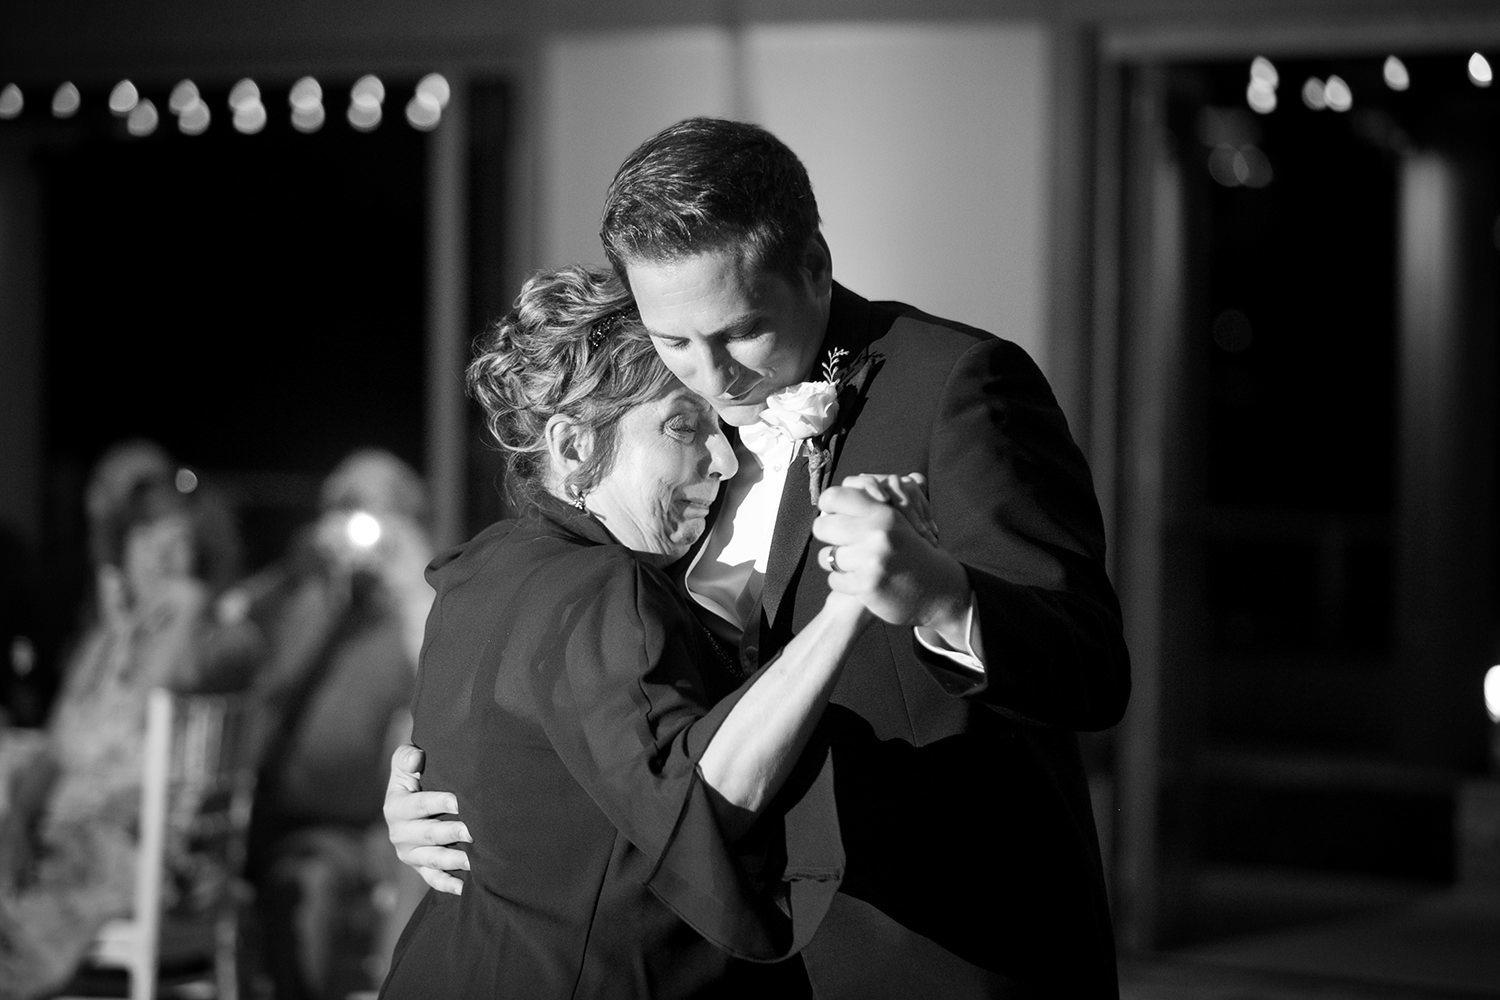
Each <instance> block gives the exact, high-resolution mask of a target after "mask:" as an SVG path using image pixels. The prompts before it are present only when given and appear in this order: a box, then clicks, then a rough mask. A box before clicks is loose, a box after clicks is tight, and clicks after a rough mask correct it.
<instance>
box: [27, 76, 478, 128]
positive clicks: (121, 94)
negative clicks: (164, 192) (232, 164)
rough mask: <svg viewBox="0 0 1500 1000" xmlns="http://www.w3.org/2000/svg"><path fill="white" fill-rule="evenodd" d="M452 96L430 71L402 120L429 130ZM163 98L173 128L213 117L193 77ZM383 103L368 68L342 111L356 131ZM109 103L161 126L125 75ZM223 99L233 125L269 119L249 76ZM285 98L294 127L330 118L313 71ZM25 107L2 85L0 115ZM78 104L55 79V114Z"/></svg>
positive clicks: (131, 122) (376, 117) (145, 124)
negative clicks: (173, 123) (175, 125)
mask: <svg viewBox="0 0 1500 1000" xmlns="http://www.w3.org/2000/svg"><path fill="white" fill-rule="evenodd" d="M451 96H452V88H451V87H450V86H449V85H448V80H447V79H446V78H445V77H444V76H443V75H442V74H441V73H428V74H427V75H426V76H424V77H422V78H421V79H420V80H418V81H417V83H416V86H415V87H413V89H412V94H411V96H410V97H409V98H408V99H407V101H406V105H405V108H404V112H405V117H406V123H407V124H408V125H410V126H411V127H412V128H414V129H417V130H419V131H423V132H430V131H432V130H433V129H435V128H437V127H438V125H439V124H440V123H441V122H442V119H443V112H444V110H445V109H446V108H447V107H448V101H449V98H450V97H451ZM166 103H167V110H168V112H169V113H170V114H171V115H172V116H173V117H174V118H175V119H176V122H177V130H178V131H179V132H181V133H183V134H184V135H202V134H203V133H204V132H206V131H208V128H209V126H210V124H212V122H213V110H212V109H211V108H210V107H209V104H208V102H207V101H206V100H205V99H204V97H203V94H202V93H201V92H200V91H199V89H198V85H197V84H195V83H194V82H193V81H192V80H182V81H181V82H179V83H178V84H177V85H176V86H175V87H173V88H172V91H171V94H170V95H169V96H168V98H167V102H166ZM385 103H386V87H385V84H384V83H383V82H382V81H381V79H380V77H379V76H376V75H375V74H373V73H372V74H366V75H365V76H361V77H360V78H359V79H358V80H356V81H354V84H353V86H351V87H350V88H349V103H348V105H347V107H346V108H345V111H344V117H345V119H346V120H347V121H348V123H349V125H350V126H351V127H353V128H354V129H355V130H356V131H359V132H371V131H374V130H375V129H377V128H379V127H380V124H381V122H382V121H383V120H384V118H385V117H386V111H385ZM108 104H109V110H110V113H111V114H113V115H114V116H115V117H117V118H122V119H124V121H125V128H126V131H128V132H129V133H130V134H131V135H133V136H138V137H145V136H149V135H152V134H154V133H155V132H156V131H157V130H158V129H159V128H160V127H161V120H162V116H161V112H160V110H158V108H157V106H156V102H154V101H152V100H151V99H150V98H149V97H144V96H142V95H141V93H140V91H139V89H138V88H137V87H136V85H135V84H134V83H132V82H131V81H130V80H128V79H125V80H121V81H120V82H119V83H117V84H115V85H114V87H113V88H112V89H111V90H110V92H109V101H108ZM227 104H228V108H229V112H230V115H231V119H230V120H231V123H232V124H233V126H234V128H235V130H236V131H238V132H241V133H243V134H245V135H255V134H256V133H258V132H260V131H261V130H263V129H264V128H265V127H266V123H267V122H268V121H270V117H271V114H270V111H269V109H268V108H267V107H266V104H265V101H264V99H263V97H262V94H261V89H260V85H259V84H257V83H256V82H255V81H254V80H253V79H250V78H249V77H246V78H244V79H242V80H240V81H239V82H238V83H236V84H235V85H234V86H233V87H231V88H230V91H229V98H228V101H227ZM287 104H288V116H289V118H290V121H291V125H292V127H293V128H294V129H296V130H297V131H298V132H303V133H309V134H310V133H313V132H317V131H318V130H319V129H321V128H323V126H324V125H325V124H326V123H327V121H328V110H327V107H326V105H325V101H324V92H323V85H322V84H321V83H319V82H318V80H317V78H316V77H313V76H304V77H302V78H301V79H299V80H297V81H296V82H295V83H293V84H292V87H291V90H290V92H289V93H288V95H287ZM25 107H26V96H25V94H24V93H23V92H22V90H21V87H20V86H19V85H18V84H15V83H10V84H7V85H6V86H5V87H4V88H3V89H0V119H11V118H17V117H19V116H20V114H21V112H22V111H23V110H25ZM82 107H83V96H82V94H81V93H80V91H79V89H78V87H77V86H75V85H74V84H73V83H71V82H64V83H62V84H59V85H58V87H57V89H55V90H54V91H53V92H52V99H51V110H52V116H53V117H54V118H60V119H66V118H72V117H73V116H75V115H77V114H78V113H79V111H80V110H81V109H82Z"/></svg>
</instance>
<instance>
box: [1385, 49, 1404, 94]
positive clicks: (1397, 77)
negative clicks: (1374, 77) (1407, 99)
mask: <svg viewBox="0 0 1500 1000" xmlns="http://www.w3.org/2000/svg"><path fill="white" fill-rule="evenodd" d="M1380 75H1381V76H1382V77H1384V78H1385V85H1386V86H1387V87H1390V88H1391V89H1392V90H1405V89H1406V88H1407V87H1410V86H1411V74H1410V73H1408V72H1407V70H1406V63H1404V62H1402V61H1401V60H1400V59H1398V58H1396V57H1395V56H1386V57H1385V64H1384V65H1383V66H1381V67H1380Z"/></svg>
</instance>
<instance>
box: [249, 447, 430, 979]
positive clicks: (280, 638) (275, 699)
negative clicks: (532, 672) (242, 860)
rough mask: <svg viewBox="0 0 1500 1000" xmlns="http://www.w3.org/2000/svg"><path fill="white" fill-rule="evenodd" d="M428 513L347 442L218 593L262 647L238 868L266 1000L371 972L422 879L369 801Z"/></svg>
mask: <svg viewBox="0 0 1500 1000" xmlns="http://www.w3.org/2000/svg"><path fill="white" fill-rule="evenodd" d="M427 517H428V504H427V493H426V488H425V485H424V484H423V482H422V480H421V478H420V477H419V476H418V475H417V473H416V472H415V470H413V469H412V468H411V467H410V466H409V465H407V464H406V463H405V462H403V461H402V460H401V459H399V458H398V457H396V456H395V455H394V454H391V453H390V452H388V451H384V450H382V449H376V448H361V449H358V450H356V451H354V452H352V453H350V454H349V455H348V456H347V457H345V458H344V459H343V460H342V461H341V462H340V463H339V464H338V465H337V467H336V468H334V470H333V471H332V472H331V473H329V475H328V476H327V477H326V478H325V480H324V482H323V484H322V488H321V493H320V497H319V513H318V516H317V517H316V519H315V520H313V521H312V522H311V523H310V524H308V525H307V526H305V527H304V528H303V529H302V530H301V531H300V532H299V533H298V534H297V535H296V537H294V539H293V541H292V544H291V546H290V547H289V550H288V552H287V553H286V555H285V556H283V558H281V559H280V560H278V561H277V562H276V563H274V564H273V565H272V566H270V567H268V568H267V569H266V570H264V571H262V572H260V573H258V574H256V575H255V576H252V577H251V578H249V579H247V580H246V581H244V582H243V583H242V584H241V585H240V586H239V587H237V588H236V589H235V590H234V591H232V592H231V593H230V594H228V595H226V603H227V604H228V606H229V607H230V608H231V609H232V613H234V614H239V615H244V616H246V617H248V618H249V619H250V620H252V621H254V622H255V623H256V624H257V625H258V626H259V627H260V628H261V629H262V630H263V631H264V633H265V634H266V636H267V637H268V640H269V642H270V645H271V655H270V657H269V662H268V664H267V667H266V671H265V674H264V676H263V677H262V678H261V682H260V683H261V691H262V692H263V694H264V696H265V698H266V700H267V703H268V706H269V709H270V718H271V722H270V737H269V739H268V742H267V746H266V753H265V759H264V763H263V767H262V772H261V781H260V784H259V787H258V790H257V795H256V807H255V816H254V820H253V822H252V828H251V846H250V877H251V881H252V882H253V884H255V886H256V890H257V904H258V907H259V909H260V911H261V916H262V920H261V929H262V946H263V958H264V961H265V965H266V971H267V972H268V973H269V975H270V978H271V980H272V982H273V984H274V986H275V988H276V995H277V997H278V998H280V1000H296V998H303V997H308V998H311V997H325V996H326V997H340V998H342V997H343V996H344V995H346V994H347V993H349V992H350V991H351V990H356V989H361V988H367V987H368V986H369V985H370V984H371V983H373V982H376V981H378V978H379V976H380V975H381V974H382V973H383V972H384V969H383V967H379V968H377V967H373V966H372V963H378V962H379V961H380V960H379V959H378V958H376V956H378V955H382V954H388V953H389V947H388V945H387V942H386V939H387V936H388V934H390V933H393V932H391V931H388V930H387V926H388V925H390V924H394V925H395V926H399V924H400V923H404V922H405V916H406V911H408V910H409V908H410V906H411V905H414V900H415V895H416V894H417V892H418V891H419V890H420V888H421V887H422V886H421V882H420V879H418V878H416V877H415V876H414V875H413V874H412V873H410V872H404V871H402V870H401V868H402V866H400V865H398V864H395V863H394V862H393V859H391V858H390V856H389V853H388V851H387V850H384V849H383V846H384V836H383V824H382V819H381V803H382V799H383V796H384V790H385V766H386V760H387V759H388V758H389V756H390V753H391V751H392V750H393V749H394V748H395V747H396V746H397V745H399V744H400V742H401V741H402V739H404V738H405V737H406V735H407V734H408V733H409V732H410V728H411V721H410V714H409V710H408V703H409V701H410V698H411V692H412V684H413V680H414V676H415V670H416V658H417V652H418V650H419V648H420V644H421V637H422V628H423V625H424V623H425V620H426V616H427V611H428V608H429V607H430V604H431V599H432V590H431V588H430V587H429V586H428V585H427V582H426V580H425V579H424V578H423V570H424V569H425V568H426V565H427V562H428V561H429V560H430V559H431V557H432V554H433V553H432V543H431V541H430V539H429V536H428V529H427V526H426V522H427ZM372 834H373V836H372ZM403 888H404V889H405V890H406V891H405V892H404V894H403V892H402V890H403Z"/></svg>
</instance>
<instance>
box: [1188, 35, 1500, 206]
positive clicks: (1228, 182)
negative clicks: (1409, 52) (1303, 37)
mask: <svg viewBox="0 0 1500 1000" xmlns="http://www.w3.org/2000/svg"><path fill="white" fill-rule="evenodd" d="M1465 69H1466V71H1467V73H1468V77H1469V82H1470V83H1471V84H1473V85H1474V86H1475V87H1478V88H1485V87H1489V86H1490V85H1491V84H1492V83H1494V71H1493V69H1492V68H1491V66H1490V61H1489V60H1488V59H1487V58H1485V56H1484V54H1483V53H1480V52H1474V53H1471V54H1470V55H1469V57H1468V60H1467V63H1466V66H1465ZM1380 76H1381V79H1382V80H1383V81H1384V83H1385V86H1386V87H1387V88H1388V89H1389V90H1391V91H1394V92H1397V93H1399V92H1402V91H1406V90H1410V89H1411V87H1412V76H1411V72H1410V70H1409V69H1408V68H1407V66H1406V64H1405V63H1404V62H1402V60H1401V58H1400V57H1399V56H1395V55H1389V56H1386V58H1385V61H1384V62H1383V63H1382V64H1381V67H1380ZM1280 86H1281V74H1280V72H1279V71H1278V70H1277V69H1276V64H1275V63H1273V62H1272V61H1271V60H1270V59H1268V58H1266V57H1265V56H1256V57H1255V58H1254V59H1252V60H1251V61H1250V74H1249V80H1248V82H1247V83H1246V84H1245V103H1246V104H1247V105H1248V106H1249V108H1250V110H1251V111H1254V112H1255V113H1256V114H1259V115H1269V114H1271V113H1272V112H1274V111H1276V110H1277V107H1278V105H1279V103H1280V101H1279V99H1278V97H1277V94H1278V92H1279V89H1280ZM1299 96H1300V97H1301V103H1302V106H1303V107H1305V108H1307V109H1308V110H1310V111H1315V112H1322V111H1331V112H1333V113H1334V114H1343V113H1344V112H1347V111H1349V110H1350V109H1352V108H1353V107H1354V101H1355V97H1354V91H1353V89H1352V88H1351V87H1350V86H1349V83H1348V81H1346V80H1345V79H1344V78H1343V77H1341V76H1339V75H1338V74H1336V73H1330V74H1329V75H1327V76H1309V77H1307V79H1305V80H1304V81H1303V82H1302V88H1301V91H1300V94H1299ZM1213 131H1215V132H1219V131H1224V129H1222V128H1216V129H1214V130H1213ZM1238 131H1240V132H1243V131H1244V130H1243V129H1240V130H1238ZM1208 146H1209V147H1210V151H1209V154H1208V172H1209V174H1210V175H1211V176H1212V177H1213V179H1214V180H1215V181H1217V182H1218V183H1219V184H1221V185H1223V186H1224V187H1231V188H1232V187H1247V188H1262V187H1265V186H1266V185H1267V184H1269V183H1271V180H1272V178H1273V176H1274V171H1273V170H1272V168H1271V162H1270V160H1269V159H1267V157H1266V154H1265V153H1264V152H1263V151H1262V150H1261V149H1260V148H1259V147H1258V146H1257V145H1256V144H1255V143H1254V142H1253V141H1250V140H1249V138H1248V136H1246V135H1241V136H1240V137H1239V138H1238V139H1237V140H1236V141H1224V140H1223V139H1221V138H1216V139H1214V140H1213V141H1210V142H1208Z"/></svg>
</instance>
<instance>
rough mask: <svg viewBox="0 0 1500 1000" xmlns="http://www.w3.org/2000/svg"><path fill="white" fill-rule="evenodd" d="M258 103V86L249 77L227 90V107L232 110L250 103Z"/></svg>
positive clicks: (245, 106)
mask: <svg viewBox="0 0 1500 1000" xmlns="http://www.w3.org/2000/svg"><path fill="white" fill-rule="evenodd" d="M259 103H260V87H259V86H258V85H257V84H256V82H255V81H254V80H252V79H250V78H249V77H246V78H245V79H243V80H241V81H240V82H239V83H236V84H235V85H234V86H233V87H231V88H230V90H229V107H230V109H231V110H233V111H240V110H242V109H243V108H247V107H249V106H250V105H252V104H259Z"/></svg>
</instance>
